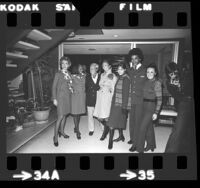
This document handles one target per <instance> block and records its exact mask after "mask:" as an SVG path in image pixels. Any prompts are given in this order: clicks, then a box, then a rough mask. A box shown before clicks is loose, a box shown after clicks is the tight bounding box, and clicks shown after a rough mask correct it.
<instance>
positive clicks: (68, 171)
mask: <svg viewBox="0 0 200 188" xmlns="http://www.w3.org/2000/svg"><path fill="white" fill-rule="evenodd" d="M72 3H73V4H72ZM77 7H78V8H80V7H79V5H77V4H76V2H68V3H66V2H65V3H58V2H48V3H47V2H38V3H28V2H27V3H25V2H23V3H21V2H19V3H18V2H15V3H8V2H5V3H1V4H0V23H1V26H0V32H1V44H0V49H1V54H0V57H1V60H2V62H5V63H3V64H2V65H1V75H3V76H1V79H2V80H4V81H5V84H2V90H4V91H7V89H6V88H7V81H8V80H7V79H8V78H6V77H9V76H8V74H10V75H12V74H13V75H16V74H15V73H16V72H17V71H15V70H14V71H13V70H11V72H9V71H10V69H12V68H11V67H9V66H10V64H12V63H8V59H9V58H8V57H11V59H13V58H18V57H17V56H21V57H22V58H25V59H26V55H28V56H29V55H30V54H29V53H27V54H26V53H23V54H20V53H18V54H17V55H16V54H13V53H14V52H13V51H12V52H11V51H10V52H8V50H13V49H14V47H13V46H14V45H16V44H17V41H19V40H20V39H23V38H24V37H25V36H27V34H28V33H30V31H33V30H35V31H40V32H41V31H43V32H44V30H45V32H44V33H45V34H46V35H45V36H43V37H44V38H45V37H46V38H48V35H47V34H49V35H50V33H49V32H52V33H51V34H52V35H51V37H52V38H53V37H55V41H54V38H53V40H52V41H54V42H53V43H52V44H51V43H49V47H48V48H47V47H46V48H45V49H43V46H42V45H43V44H42V43H41V44H40V41H39V40H37V41H36V42H35V43H34V44H33V45H31V46H30V45H29V46H28V47H26V48H35V49H36V48H37V46H40V48H41V53H38V54H34V55H33V56H30V57H31V58H30V59H29V60H27V61H28V62H29V63H30V64H31V63H32V62H34V61H36V60H37V59H38V58H40V57H41V56H42V55H44V53H48V52H49V51H50V53H54V50H55V51H57V54H56V56H55V59H60V58H61V57H62V56H63V55H64V54H65V53H66V52H65V51H64V49H63V48H62V47H63V45H67V44H68V42H69V43H70V42H71V43H72V42H77V43H79V42H86V43H87V42H88V43H90V45H92V44H93V43H94V42H97V43H98V42H102V41H103V42H105V43H106V44H108V45H110V43H111V44H115V42H117V43H121V44H122V43H123V42H124V44H127V45H129V43H130V48H134V47H135V46H136V47H137V45H138V46H139V45H142V44H146V45H147V46H148V45H149V44H150V43H149V42H155V41H157V40H158V41H159V42H160V41H162V42H163V41H165V42H166V43H167V42H169V41H173V42H174V41H175V42H176V41H178V45H176V44H177V43H175V42H174V44H173V43H172V42H171V43H170V44H172V45H174V46H173V50H174V51H173V58H172V59H173V60H174V61H176V63H178V62H182V61H183V57H182V55H180V54H181V51H182V52H183V51H187V50H189V51H192V47H191V46H192V41H191V33H190V32H191V4H190V3H189V2H170V3H169V2H146V3H145V2H138V3H136V2H120V3H119V2H108V3H107V4H105V5H104V6H103V5H102V8H101V9H100V10H99V11H98V12H96V13H94V14H93V15H92V14H91V15H90V14H89V13H88V12H87V8H86V9H85V12H84V11H83V12H79V10H78V8H77ZM91 7H92V6H91ZM95 7H96V6H95V5H94V9H95ZM98 29H104V30H110V31H112V30H115V29H118V30H124V31H125V30H132V32H134V31H135V30H139V29H141V31H142V30H145V29H147V30H149V32H150V30H155V31H159V30H160V31H161V30H162V32H164V33H166V34H169V36H168V37H166V38H162V37H161V38H160V39H159V37H157V38H156V39H155V37H156V36H155V35H153V34H149V38H148V35H146V36H145V35H143V34H141V35H140V34H138V36H139V38H134V39H130V37H129V38H128V37H127V36H123V37H122V38H119V39H118V38H117V37H118V36H116V38H114V39H113V36H112V39H110V38H104V39H103V40H102V41H98V40H95V38H92V37H91V38H90V37H88V39H86V40H85V39H81V37H82V36H84V35H87V36H89V35H92V34H91V32H89V33H86V34H84V32H85V31H86V30H98ZM170 29H171V31H169V33H168V32H166V31H167V30H170ZM47 30H49V31H47ZM50 30H51V31H50ZM80 30H82V32H83V33H81V34H80V35H79V38H75V39H71V40H69V41H67V40H66V38H67V37H69V38H70V37H71V38H73V37H74V35H76V34H77V33H78V32H80ZM19 31H23V32H19ZM65 31H67V32H65ZM9 32H13V33H15V32H16V36H14V35H13V33H12V35H7V34H8V33H9ZM53 32H55V36H54V33H53ZM56 32H60V34H58V33H56ZM62 32H63V33H62ZM151 32H152V31H151ZM176 32H178V33H176ZM184 32H185V33H184ZM56 34H57V35H58V36H60V37H57V36H56ZM113 35H114V33H113ZM160 35H161V36H164V35H165V34H160ZM179 35H180V36H179ZM188 35H189V36H188ZM13 36H14V37H13ZM61 36H62V37H61ZM152 36H154V37H152ZM9 37H10V38H9ZM12 37H13V38H12ZM40 37H41V38H42V36H40ZM143 37H144V38H143ZM171 37H172V38H171ZM33 38H34V34H33V33H32V40H29V41H33ZM185 38H187V39H185ZM41 40H42V39H41ZM81 40H83V41H81ZM84 40H85V41H84ZM29 41H28V40H27V41H26V42H27V43H28V42H29ZM92 42H93V43H92ZM140 42H143V43H140ZM99 44H100V43H99ZM156 44H157V43H156ZM158 44H160V43H158ZM167 44H168V43H167ZM185 45H187V48H186V49H185ZM21 46H23V44H21ZM21 46H20V44H18V47H17V49H18V50H19V49H20V48H21ZM92 47H93V46H91V48H92ZM91 51H92V50H91ZM23 52H24V51H23ZM104 52H105V51H104ZM16 53H17V52H16ZM73 53H74V52H72V54H73ZM99 53H100V52H99ZM109 53H110V54H112V53H113V52H109ZM74 54H76V53H74ZM97 54H98V52H97ZM122 54H124V52H123V53H122ZM127 54H128V52H127ZM176 54H177V55H176ZM23 55H24V56H23ZM115 55H116V54H115ZM14 56H15V57H14ZM8 64H9V66H7V65H8ZM16 64H17V67H19V68H20V66H21V65H20V64H19V62H17V63H16ZM179 64H180V63H179ZM179 64H178V65H179ZM24 69H25V67H22V68H21V69H20V71H23V70H24ZM11 77H12V79H13V77H14V76H11ZM3 98H5V100H4V101H7V100H8V98H9V92H8V93H7V92H5V93H4V94H3ZM4 105H5V106H8V105H7V103H6V102H4ZM1 108H2V107H1ZM6 109H8V108H7V107H6ZM6 116H7V112H4V114H2V117H5V118H4V119H2V121H1V122H2V126H1V127H0V129H1V130H0V132H1V143H2V147H1V149H0V166H1V167H0V180H12V181H17V180H23V181H24V180H33V181H42V180H44V181H47V180H52V181H53V180H196V179H197V156H196V140H195V137H194V138H193V139H194V140H193V142H195V146H194V147H195V149H194V150H195V151H192V152H191V153H184V152H180V153H178V152H171V153H165V152H164V149H163V152H152V153H142V154H141V153H131V152H128V151H127V153H124V152H121V153H120V152H116V153H112V152H108V153H106V152H100V153H99V152H97V153H95V151H96V150H95V151H94V152H93V151H90V152H87V153H85V152H83V153H81V152H79V151H78V150H77V152H72V153H68V152H67V151H66V152H64V153H60V152H59V150H58V152H55V153H52V152H49V153H48V154H47V153H46V152H45V153H43V152H38V153H37V152H36V154H35V153H34V152H33V153H31V152H29V153H28V154H20V152H17V151H18V150H20V148H21V147H23V146H24V145H25V144H27V143H28V142H31V139H28V141H27V142H26V143H24V144H22V145H21V146H19V147H18V148H17V149H13V150H12V152H11V150H10V152H9V151H8V148H9V144H11V145H13V143H12V142H15V141H14V140H13V141H12V142H9V141H8V138H9V136H8V134H7V132H8V131H7V130H8V128H7V126H6V125H5V121H4V120H5V119H6ZM192 118H194V114H193V116H192ZM54 123H55V121H54ZM52 124H53V123H52ZM191 124H192V123H191ZM194 124H195V123H194ZM191 127H192V126H191ZM44 130H46V129H44ZM44 130H43V129H42V131H39V132H38V134H37V135H39V134H40V133H42V132H44ZM194 131H195V128H194ZM21 134H23V133H21ZM11 135H12V134H11ZM86 136H87V135H86ZM22 137H23V136H22ZM52 137H53V135H52ZM88 137H89V136H88ZM15 138H16V139H17V140H18V139H19V137H17V136H16V137H15ZM31 138H34V137H31ZM16 142H17V141H16ZM99 142H100V141H99ZM50 144H53V143H50ZM66 144H67V142H66ZM105 147H106V146H105ZM163 147H165V146H163ZM29 151H30V150H29ZM38 151H39V150H38ZM22 153H23V152H22ZM30 153H31V154H30ZM50 153H51V154H50Z"/></svg>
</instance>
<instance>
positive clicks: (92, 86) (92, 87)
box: [85, 63, 100, 136]
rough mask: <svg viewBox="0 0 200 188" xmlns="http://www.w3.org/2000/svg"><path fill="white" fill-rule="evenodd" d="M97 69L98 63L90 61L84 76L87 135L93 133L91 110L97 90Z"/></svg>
mask: <svg viewBox="0 0 200 188" xmlns="http://www.w3.org/2000/svg"><path fill="white" fill-rule="evenodd" d="M98 69H99V66H98V64H96V63H92V64H91V65H90V74H89V75H87V77H86V82H85V84H86V85H85V89H86V106H87V112H88V129H89V135H90V136H92V135H93V133H94V118H93V112H94V107H95V104H96V95H97V90H99V80H100V75H99V74H98V73H97V71H98Z"/></svg>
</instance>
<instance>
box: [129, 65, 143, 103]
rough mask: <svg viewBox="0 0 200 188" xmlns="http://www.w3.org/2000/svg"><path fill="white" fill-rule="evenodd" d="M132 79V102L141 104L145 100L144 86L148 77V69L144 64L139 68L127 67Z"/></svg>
mask: <svg viewBox="0 0 200 188" xmlns="http://www.w3.org/2000/svg"><path fill="white" fill-rule="evenodd" d="M127 72H128V75H129V76H130V79H131V104H141V103H142V101H143V88H144V84H145V81H146V80H147V78H146V69H145V68H144V66H143V65H142V66H141V67H139V68H138V69H137V70H134V69H133V68H128V69H127Z"/></svg>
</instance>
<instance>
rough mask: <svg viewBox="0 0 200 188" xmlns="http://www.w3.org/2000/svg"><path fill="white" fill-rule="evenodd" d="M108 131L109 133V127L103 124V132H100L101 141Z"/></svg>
mask: <svg viewBox="0 0 200 188" xmlns="http://www.w3.org/2000/svg"><path fill="white" fill-rule="evenodd" d="M108 133H109V128H108V127H107V126H104V130H103V134H102V136H101V138H100V140H101V141H102V140H105V138H106V136H107V135H108Z"/></svg>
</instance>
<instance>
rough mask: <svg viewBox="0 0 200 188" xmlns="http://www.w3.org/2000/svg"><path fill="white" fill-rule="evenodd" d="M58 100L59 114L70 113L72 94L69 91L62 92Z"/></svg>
mask: <svg viewBox="0 0 200 188" xmlns="http://www.w3.org/2000/svg"><path fill="white" fill-rule="evenodd" d="M57 101H58V105H57V113H58V116H63V115H68V114H70V113H71V94H70V93H69V92H60V93H59V94H58V98H57Z"/></svg>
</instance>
